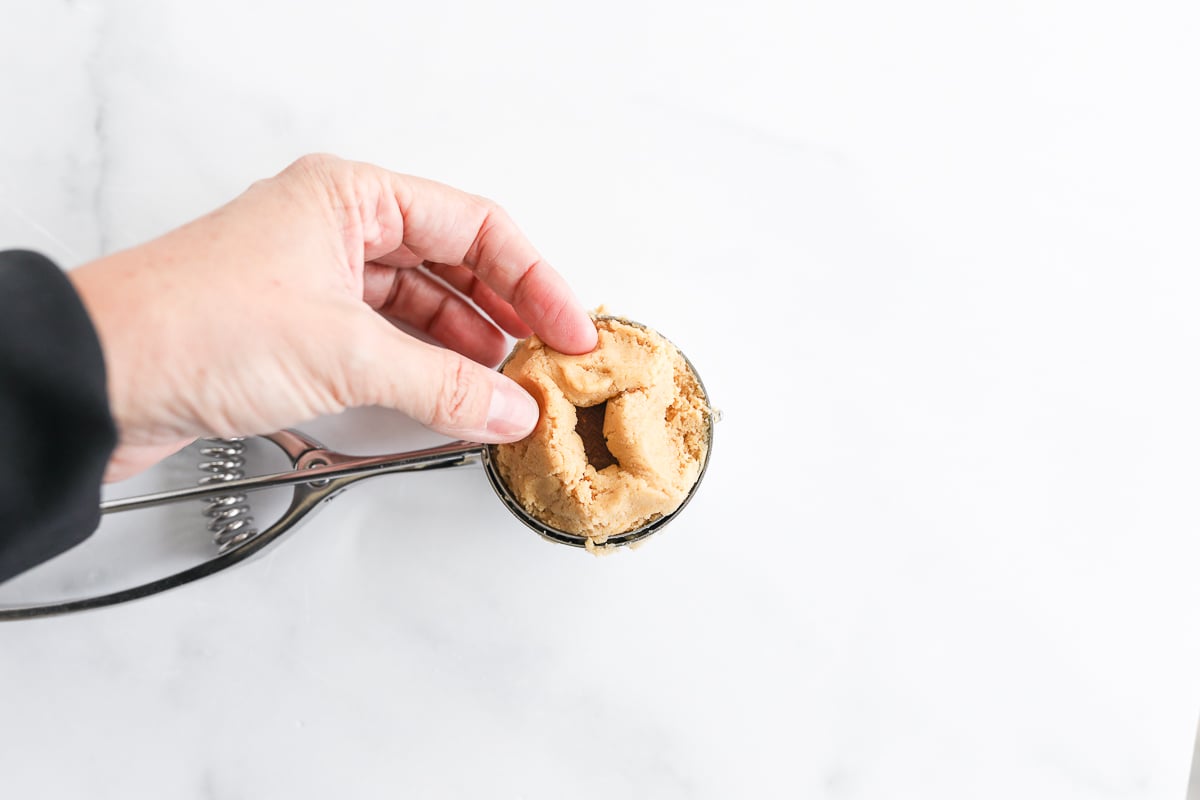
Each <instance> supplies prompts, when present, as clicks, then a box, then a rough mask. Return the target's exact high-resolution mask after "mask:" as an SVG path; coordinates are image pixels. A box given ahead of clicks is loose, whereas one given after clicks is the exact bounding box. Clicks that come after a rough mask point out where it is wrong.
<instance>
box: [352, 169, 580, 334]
mask: <svg viewBox="0 0 1200 800" xmlns="http://www.w3.org/2000/svg"><path fill="white" fill-rule="evenodd" d="M355 170H356V172H357V173H358V178H359V179H358V180H356V181H355V183H356V184H357V185H359V186H363V187H378V188H375V189H372V191H383V190H384V187H386V190H387V191H388V192H389V193H390V198H385V197H373V198H364V199H363V201H362V202H360V203H359V206H358V207H359V208H360V209H374V210H373V211H370V212H365V213H373V214H374V215H375V217H376V219H372V220H363V221H362V228H363V230H371V231H380V232H381V233H380V235H379V236H377V237H373V238H371V239H370V240H369V241H368V243H367V245H366V247H365V249H364V259H365V260H367V261H372V260H375V259H377V258H380V257H383V256H385V255H386V254H388V253H391V252H392V251H394V250H395V249H396V248H397V246H398V245H400V244H401V243H402V244H403V245H404V246H405V247H406V248H407V249H408V250H409V251H410V252H412V253H413V254H415V255H417V256H420V257H421V258H422V259H423V260H424V261H427V262H428V261H431V262H437V263H442V264H455V265H458V264H461V265H464V266H466V267H468V268H469V269H470V270H471V271H472V272H474V273H475V274H476V275H478V276H479V278H480V279H482V280H483V282H484V283H486V284H487V285H488V286H489V287H491V289H492V290H493V291H495V292H496V294H497V295H499V296H500V297H501V298H502V299H503V300H505V301H506V302H508V303H510V304H511V305H512V307H513V308H514V309H516V312H517V314H518V315H519V316H520V317H521V319H522V320H524V321H525V323H527V324H528V325H529V327H530V328H531V329H533V331H534V332H536V333H537V334H538V335H539V336H540V337H541V338H542V339H543V340H544V341H545V342H546V343H547V344H549V345H550V346H551V347H553V348H555V349H556V350H560V351H562V352H566V353H584V352H588V351H590V350H591V349H592V348H594V347H595V346H596V328H595V325H594V324H593V323H592V321H591V319H590V318H589V317H588V315H587V312H586V311H585V310H584V308H583V306H582V305H580V303H579V301H578V300H577V299H575V296H574V294H572V292H571V289H570V287H568V286H567V283H566V281H564V280H563V279H562V277H561V276H560V275H559V274H558V273H557V272H555V271H554V269H553V268H551V267H550V265H549V264H547V263H546V262H545V261H544V260H543V259H542V257H541V256H540V255H538V252H537V250H535V249H534V247H533V245H532V244H530V242H529V240H527V239H526V238H525V236H524V235H523V234H522V233H521V231H520V230H519V229H518V228H517V226H516V225H515V224H514V223H513V221H512V220H511V219H510V218H509V216H508V214H506V213H505V212H504V210H503V209H501V208H500V207H499V206H497V205H496V204H495V203H493V202H491V201H490V200H485V199H484V198H481V197H477V196H475V195H470V194H467V193H465V192H461V191H458V190H457V189H452V188H450V187H449V186H445V185H443V184H440V183H435V182H433V181H427V180H423V179H421V178H414V177H410V176H407V175H398V174H395V173H392V172H387V171H386V170H382V169H380V168H378V167H373V166H371V165H368V164H356V165H355ZM389 199H390V200H391V203H389V202H387V201H388V200H389ZM392 203H394V206H393V205H392ZM396 210H398V212H399V213H398V214H397V213H396ZM368 223H369V224H368ZM397 229H398V232H399V234H400V238H401V241H399V242H397V241H395V238H396V233H397Z"/></svg>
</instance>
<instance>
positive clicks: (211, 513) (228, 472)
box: [199, 438, 258, 553]
mask: <svg viewBox="0 0 1200 800" xmlns="http://www.w3.org/2000/svg"><path fill="white" fill-rule="evenodd" d="M245 452H246V442H245V440H244V439H241V438H236V439H204V440H203V442H202V446H201V448H200V455H201V456H203V458H204V460H203V461H201V462H200V464H199V468H200V471H201V472H204V473H206V474H205V476H204V477H203V478H201V479H200V485H201V486H219V485H221V484H222V483H225V482H227V481H235V480H238V479H239V478H244V477H246V471H245V470H244V469H243V467H245V466H246V459H245V455H244V454H245ZM205 504H206V505H205V507H204V516H206V517H208V529H209V531H211V532H212V535H213V542H215V543H216V545H217V552H219V553H226V552H228V551H230V550H232V549H233V548H235V547H237V546H238V545H240V544H242V543H243V542H248V541H250V540H251V539H253V538H254V537H255V536H258V529H257V528H255V527H254V517H253V516H251V515H250V504H249V503H248V502H247V500H246V495H245V494H227V495H214V496H213V497H207V498H205Z"/></svg>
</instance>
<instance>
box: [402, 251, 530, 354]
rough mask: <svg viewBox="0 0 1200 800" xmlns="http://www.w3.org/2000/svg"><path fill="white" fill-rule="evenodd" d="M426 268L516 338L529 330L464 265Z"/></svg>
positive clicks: (514, 313)
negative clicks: (467, 298) (469, 299)
mask: <svg viewBox="0 0 1200 800" xmlns="http://www.w3.org/2000/svg"><path fill="white" fill-rule="evenodd" d="M425 266H426V268H427V269H428V270H429V271H430V272H432V273H433V274H434V275H436V276H438V277H439V278H441V279H442V280H444V281H445V282H446V283H448V284H450V285H451V286H453V287H454V288H455V289H457V290H458V291H459V292H460V293H461V294H463V295H465V296H467V297H469V298H471V300H472V302H474V303H475V305H477V306H479V307H480V308H482V309H483V311H484V313H486V314H487V315H488V316H489V317H491V318H492V321H493V322H495V323H496V324H497V325H499V326H500V327H501V328H503V329H504V330H506V331H508V332H509V333H510V334H512V335H513V336H515V337H517V338H518V339H524V338H525V337H526V336H528V335H529V334H530V333H532V332H533V331H531V330H530V329H529V326H528V325H526V324H525V321H524V320H523V319H521V316H520V315H519V314H518V313H517V312H516V309H514V308H513V307H512V306H511V305H510V304H509V303H508V302H506V301H505V300H504V299H503V298H502V297H500V295H498V294H496V293H495V292H494V291H492V289H491V287H489V286H488V285H487V284H486V283H484V282H483V281H481V280H479V277H478V276H477V275H475V273H473V272H471V270H469V269H467V268H466V267H458V266H453V265H451V264H438V263H429V264H426V265H425Z"/></svg>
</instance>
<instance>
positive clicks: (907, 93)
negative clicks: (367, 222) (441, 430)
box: [0, 0, 1200, 800]
mask: <svg viewBox="0 0 1200 800" xmlns="http://www.w3.org/2000/svg"><path fill="white" fill-rule="evenodd" d="M983 5H984V4H963V3H957V2H943V3H934V2H928V0H924V1H923V2H917V3H907V4H896V3H887V2H861V3H837V4H834V3H828V4H820V5H816V4H808V3H803V4H802V3H796V2H777V3H770V2H754V0H751V1H750V2H745V3H739V4H736V6H729V5H728V4H710V3H682V2H679V3H674V4H672V3H662V2H659V3H654V2H651V3H632V2H615V3H608V4H601V5H594V4H593V5H591V6H583V5H579V4H569V3H555V2H549V1H548V0H547V1H546V2H539V3H523V2H514V3H503V4H491V3H484V2H479V1H478V0H475V1H474V2H450V3H426V4H421V5H418V4H412V3H384V2H363V1H361V0H341V1H340V2H337V3H332V2H327V3H315V2H305V3H298V2H292V3H286V2H281V0H276V1H275V2H257V3H253V2H250V3H248V2H244V0H239V1H238V2H234V0H210V2H207V3H195V2H189V3H183V2H158V3H147V2H133V0H127V1H126V2H115V1H114V2H101V1H100V0H74V1H73V2H68V1H67V0H59V1H58V2H49V0H6V3H5V5H4V8H3V21H2V22H0V244H2V245H4V246H27V247H33V248H37V249H40V250H42V251H44V252H46V253H48V254H49V255H51V256H53V257H55V258H57V259H59V260H60V261H61V262H62V263H63V264H64V265H65V266H73V265H77V264H80V263H83V262H85V261H86V260H88V259H90V258H92V257H94V256H96V255H98V254H100V253H103V252H108V251H111V250H113V249H114V248H120V247H123V246H127V245H131V244H133V243H136V242H138V241H141V240H143V239H145V238H147V237H150V236H153V235H155V234H156V233H158V232H161V231H163V230H165V229H167V228H169V227H170V226H173V225H175V224H177V223H179V222H181V221H183V220H185V219H188V218H190V217H192V216H194V215H197V214H199V213H201V212H203V211H205V210H207V209H209V208H211V207H213V206H215V205H216V204H218V203H220V202H222V201H223V200H225V199H227V198H228V197H230V196H231V195H232V194H234V193H236V192H238V191H239V190H240V189H241V188H242V187H244V186H245V185H246V184H247V183H248V182H250V181H251V180H253V179H255V178H257V177H260V176H263V175H266V174H271V173H273V172H275V171H277V170H278V169H280V168H282V167H283V166H284V165H285V164H286V163H288V162H289V161H290V160H291V159H292V158H294V157H295V156H297V155H299V154H301V153H304V152H306V151H311V150H327V151H333V152H336V153H339V154H342V155H346V156H351V157H355V158H360V159H364V160H373V161H377V162H380V163H383V164H387V165H389V166H391V167H393V168H395V169H398V170H402V171H407V172H412V173H416V174H421V175H426V176H429V177H433V178H437V179H440V180H443V181H446V182H448V183H453V184H456V185H459V186H462V187H464V188H468V189H471V190H473V191H477V192H480V193H485V194H488V195H491V196H493V197H495V198H496V199H498V200H500V201H501V202H502V203H504V204H505V205H506V206H507V207H508V209H509V210H510V211H511V212H512V214H513V215H514V217H515V218H516V219H517V220H518V221H519V222H520V223H521V224H522V225H523V227H524V228H525V229H526V231H527V232H528V233H529V234H530V236H531V237H532V238H533V239H534V241H535V242H536V243H537V244H538V246H539V247H540V248H541V250H542V251H543V252H544V253H545V254H546V255H547V256H548V257H549V258H550V259H551V261H552V262H553V263H554V264H556V265H557V266H558V267H559V268H560V270H561V271H563V272H564V273H565V274H566V275H567V276H568V277H569V279H570V280H571V281H572V283H573V284H574V285H575V286H576V287H577V289H578V292H579V294H580V295H581V297H582V298H583V299H584V300H585V302H588V303H593V304H594V303H600V302H605V303H608V304H609V305H610V306H612V307H613V308H615V309H617V310H619V311H621V312H624V313H626V314H628V315H630V316H632V317H635V318H638V319H642V320H644V321H646V322H648V323H651V324H653V325H655V326H657V327H659V328H660V329H661V330H662V331H664V332H665V333H667V334H668V335H669V336H671V337H672V338H674V339H675V340H676V341H677V342H678V343H679V344H680V345H681V346H683V347H684V349H685V350H686V351H687V352H688V353H689V355H691V356H692V358H693V360H694V361H695V363H696V364H697V365H698V367H699V368H700V370H701V372H702V374H703V375H704V377H705V380H706V382H707V383H708V385H709V387H710V390H711V393H712V395H713V397H714V399H715V400H716V402H717V403H718V405H720V406H721V407H722V408H723V410H724V411H725V421H724V422H722V423H721V426H720V428H719V431H718V437H717V441H716V448H715V452H714V459H713V463H712V468H711V471H710V474H709V476H708V478H707V481H706V483H705V485H704V486H703V489H702V491H701V492H700V493H699V495H698V496H697V498H696V500H695V503H694V505H693V506H692V507H690V508H689V509H688V510H687V511H686V512H685V514H684V515H683V516H682V517H681V518H680V520H679V521H678V522H676V523H675V524H674V525H673V526H672V528H671V529H670V530H668V531H667V533H665V534H664V535H663V536H662V537H661V538H660V539H658V540H656V541H653V542H651V543H650V544H649V545H648V546H646V547H645V548H643V549H642V550H640V551H638V552H636V553H623V554H620V555H619V556H615V557H612V558H607V559H593V558H589V557H587V556H585V555H583V554H581V553H578V552H574V551H571V550H568V549H567V548H560V547H554V546H551V545H548V544H545V543H543V542H541V541H540V540H538V539H536V537H534V536H533V535H532V534H529V533H527V532H526V531H524V530H523V529H522V528H521V527H519V525H518V524H517V523H516V522H515V521H514V520H513V519H512V518H511V517H509V516H508V514H507V512H505V511H504V510H503V509H502V508H501V507H500V506H499V504H498V503H497V502H496V501H495V500H494V498H493V497H492V496H491V494H490V492H489V490H488V489H487V485H486V481H485V480H484V478H483V476H482V474H480V473H479V472H478V471H471V470H461V471H457V472H451V473H442V474H434V475H426V476H413V477H403V478H390V479H380V480H378V481H377V482H375V483H368V484H364V485H362V486H360V487H359V488H357V489H354V490H353V491H352V492H350V493H349V494H347V495H346V496H345V497H343V498H341V499H339V500H338V501H336V502H335V503H334V504H333V505H331V506H330V508H329V509H328V510H327V511H325V512H324V513H323V515H322V516H320V517H318V518H317V519H316V520H315V521H314V522H313V523H312V524H311V525H310V526H309V527H307V528H305V529H303V530H302V531H300V532H299V533H297V534H296V535H295V536H294V537H293V538H292V539H291V540H290V541H288V542H286V543H285V544H283V545H282V546H281V547H280V548H278V549H277V550H276V551H274V553H273V554H272V555H270V556H268V557H266V558H264V559H263V560H260V561H257V562H255V563H253V564H250V565H247V566H245V567H243V568H240V569H237V570H234V571H232V572H230V573H227V574H223V575H221V576H218V577H215V578H213V579H211V580H209V581H207V582H204V583H202V584H198V585H195V586H192V587H188V588H185V589H182V590H179V591H176V592H173V593H170V594H167V595H164V596H161V597H159V598H155V599H151V600H148V601H145V602H140V603H136V604H132V605H129V606H126V607H120V608H115V609H111V610H107V611H102V612H97V613H90V614H84V615H79V616H74V617H68V618H62V619H54V620H48V621H42V622H36V623H26V624H6V625H3V626H2V627H0V781H2V785H3V794H4V796H5V797H53V798H59V797H62V798H75V797H89V798H131V797H179V798H221V799H222V800H224V799H225V798H242V797H256V798H261V797H364V798H370V797H380V798H383V797H387V798H393V797H505V798H563V797H569V798H601V797H606V798H607V797H653V798H675V797H697V798H730V797H763V798H767V797H789V798H790V797H804V798H922V800H930V799H931V798H956V799H957V798H1013V797H1022V798H1043V797H1044V798H1056V799H1057V800H1068V799H1070V798H1118V797H1120V798H1171V799H1172V800H1173V799H1175V798H1180V797H1181V796H1182V794H1183V790H1184V785H1185V782H1186V776H1187V770H1188V765H1189V761H1190V755H1191V749H1192V737H1193V733H1194V730H1195V726H1196V720H1197V714H1198V713H1200V633H1198V626H1197V620H1200V580H1198V576H1200V529H1198V528H1200V455H1198V454H1200V415H1198V414H1197V409H1198V408H1200V380H1198V379H1197V370H1196V359H1197V354H1198V353H1200V316H1198V314H1197V301H1198V299H1200V240H1198V238H1197V221H1198V220H1200V190H1198V189H1197V187H1198V186H1200V148H1198V147H1197V142H1200V119H1198V112H1197V103H1196V93H1197V78H1198V77H1200V56H1198V55H1197V53H1198V51H1197V48H1196V46H1195V43H1196V41H1197V40H1198V39H1200V18H1198V10H1197V7H1196V6H1195V4H1187V3H1183V2H1179V3H1157V2H1150V3H1140V4H1119V3H1093V2H1046V1H1045V0H1041V1H1040V2H1020V3H1008V4H994V5H995V6H996V7H994V8H990V9H986V8H982V6H983ZM968 6H972V7H975V8H974V10H972V9H971V8H968ZM308 429H309V430H312V431H314V432H319V433H320V435H321V436H322V437H324V438H325V439H326V440H327V441H328V443H329V444H331V445H335V446H339V447H343V448H346V449H363V450H369V449H371V448H377V449H381V450H382V449H387V448H389V447H392V446H414V445H419V444H425V443H428V442H432V441H436V437H433V436H432V435H430V434H427V433H423V432H421V431H420V430H419V429H416V428H414V426H412V425H411V424H408V423H406V422H405V421H404V420H402V419H397V418H396V417H394V416H392V415H389V414H386V413H383V412H379V411H365V412H359V413H357V414H351V415H349V416H348V417H346V418H344V419H336V420H323V421H320V422H318V423H315V424H314V425H312V426H309V428H308ZM168 472H169V470H168ZM172 474H173V473H172ZM180 474H181V475H182V474H183V473H182V472H180ZM188 525H191V522H190V520H186V519H184V520H182V521H181V520H179V519H178V518H177V519H176V520H175V527H180V526H182V527H187V526H188ZM180 535H187V534H186V532H185V533H181V534H180ZM193 535H199V534H198V533H197V534H193ZM97 541H98V542H103V543H105V547H106V548H107V549H106V552H112V551H113V550H114V549H118V550H119V549H120V545H121V544H122V542H121V541H117V542H116V543H115V544H114V543H113V533H112V531H111V530H109V528H107V527H106V528H104V529H102V530H101V532H100V533H99V534H97ZM141 546H142V545H141V544H139V543H138V542H137V541H136V540H135V539H133V538H131V539H130V542H129V545H128V548H127V550H128V551H133V550H137V551H138V552H141V551H140V549H139V548H140V547H141ZM97 547H99V545H97ZM64 563H66V562H64ZM75 564H76V569H75V571H74V572H70V571H69V570H68V572H70V576H69V577H53V578H44V577H42V576H41V575H42V574H39V575H32V576H28V577H27V578H26V579H22V581H23V582H14V583H13V584H11V585H9V586H7V587H0V597H3V598H4V599H6V600H12V599H13V597H14V595H16V596H21V595H23V594H25V593H26V590H27V589H28V588H29V587H38V586H46V585H53V584H54V583H55V581H58V582H59V584H60V585H69V586H74V587H78V586H84V587H86V586H87V585H88V584H89V582H94V581H96V580H100V579H101V578H105V577H106V576H108V575H109V573H108V572H107V570H108V569H109V568H108V567H101V566H96V565H89V564H88V563H87V560H86V559H84V560H83V563H82V564H80V559H78V558H77V559H76V560H75ZM57 569H59V570H60V571H61V570H62V569H63V568H62V567H58V568H57ZM49 574H51V573H49V572H47V573H44V575H49ZM53 574H54V575H61V574H65V573H61V572H56V573H53ZM22 587H24V588H22Z"/></svg>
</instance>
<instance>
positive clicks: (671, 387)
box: [495, 317, 710, 545]
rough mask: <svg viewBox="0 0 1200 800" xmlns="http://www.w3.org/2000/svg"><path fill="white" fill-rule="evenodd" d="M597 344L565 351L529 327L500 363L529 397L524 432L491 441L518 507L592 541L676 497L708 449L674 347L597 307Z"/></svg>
mask: <svg viewBox="0 0 1200 800" xmlns="http://www.w3.org/2000/svg"><path fill="white" fill-rule="evenodd" d="M596 330H597V333H598V334H599V340H600V343H599V345H598V346H597V347H596V349H595V350H593V351H592V352H591V353H587V354H586V355H582V356H568V355H563V354H562V353H559V352H556V351H554V350H551V349H550V348H549V347H547V346H546V345H545V344H543V343H542V341H541V340H540V339H538V338H537V337H536V336H532V337H530V338H528V339H525V340H524V341H522V342H519V343H518V344H517V346H516V348H515V349H514V351H513V354H512V356H511V357H510V358H509V361H508V363H507V364H506V365H505V367H504V370H503V371H504V374H505V375H507V376H508V377H510V378H512V379H513V380H515V381H516V382H517V383H519V384H521V385H522V386H523V387H525V389H526V390H527V391H528V392H529V393H530V394H531V395H533V396H534V398H536V399H537V401H538V405H539V406H540V407H541V412H542V413H541V418H540V420H539V421H538V424H537V427H536V428H534V430H533V433H531V434H530V435H529V436H528V437H526V438H525V439H523V440H521V441H520V442H516V443H514V444H506V445H498V446H497V447H496V450H495V453H496V461H497V467H498V469H499V471H500V477H501V478H502V479H503V480H504V482H505V483H506V484H507V485H508V487H509V489H510V490H511V491H512V493H513V495H514V496H515V497H516V498H517V500H518V501H519V502H520V503H521V505H522V506H524V508H525V510H526V511H528V512H529V513H530V514H532V515H533V516H534V517H536V518H537V519H538V520H540V521H541V522H543V523H545V524H547V525H551V526H553V527H555V528H557V529H559V530H560V531H565V532H567V533H573V534H577V535H580V536H584V537H587V538H588V539H589V540H590V542H589V544H592V545H599V544H603V543H604V542H605V541H606V540H607V539H608V537H610V536H614V535H617V534H620V533H625V532H626V531H630V530H633V529H635V528H638V527H640V526H642V525H644V524H646V523H647V522H650V521H651V520H654V519H656V518H658V517H660V516H663V515H665V514H670V513H671V512H672V511H674V510H675V509H677V508H679V506H680V504H681V503H683V501H684V500H685V499H686V497H687V494H688V492H689V491H691V489H692V486H694V485H695V483H696V481H697V479H698V478H699V476H700V470H701V467H702V466H703V464H704V459H705V458H706V457H707V455H708V445H709V441H708V437H709V429H710V428H709V414H710V410H709V407H708V403H707V399H706V398H705V396H704V391H703V389H702V388H701V386H700V383H699V381H697V379H696V376H695V374H694V373H693V372H692V370H691V369H690V367H689V366H688V363H687V361H686V360H684V358H683V356H682V355H681V354H680V352H679V351H678V350H677V349H676V348H675V346H674V345H672V344H671V343H670V342H668V341H667V340H666V339H664V338H663V337H662V336H660V335H658V334H657V333H655V332H654V331H652V330H649V329H648V328H644V327H642V326H640V325H637V324H635V323H631V322H629V321H627V320H621V319H616V318H612V317H598V318H597V319H596Z"/></svg>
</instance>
